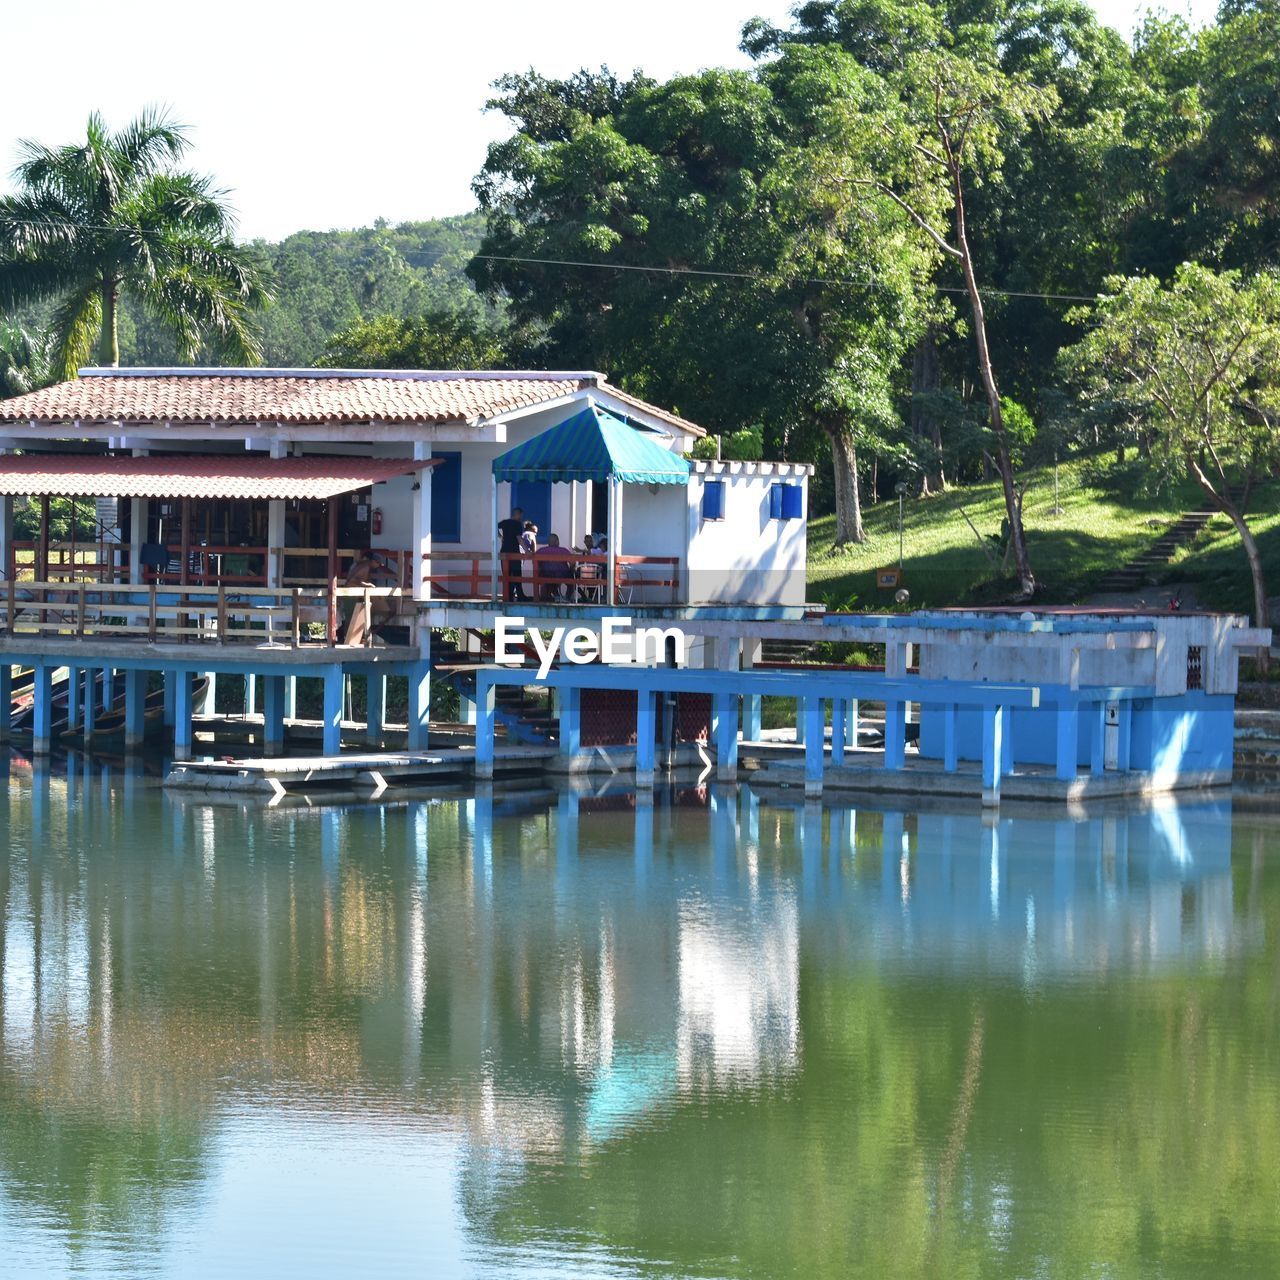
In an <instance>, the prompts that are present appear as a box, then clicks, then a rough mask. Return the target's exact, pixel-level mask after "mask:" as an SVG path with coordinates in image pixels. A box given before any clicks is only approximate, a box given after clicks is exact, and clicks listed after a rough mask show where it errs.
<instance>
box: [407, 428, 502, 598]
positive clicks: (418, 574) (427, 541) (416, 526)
mask: <svg viewBox="0 0 1280 1280" xmlns="http://www.w3.org/2000/svg"><path fill="white" fill-rule="evenodd" d="M413 457H414V461H415V462H424V461H426V460H427V459H429V458H430V457H431V446H430V445H429V444H427V443H425V442H424V441H418V442H417V443H415V444H414V446H413ZM416 483H417V486H418V487H417V488H416V489H415V490H414V491H413V540H412V541H411V542H410V544H409V558H410V560H411V561H412V575H413V576H412V578H411V581H412V582H413V598H414V599H415V600H430V599H431V583H430V581H428V579H427V567H428V566H427V561H426V560H424V559H423V557H424V556H429V555H430V554H431V468H430V467H424V468H423V470H421V471H419V472H418V473H417V477H416ZM494 525H495V528H496V525H497V522H496V521H495V522H494Z"/></svg>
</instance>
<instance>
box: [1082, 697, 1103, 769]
mask: <svg viewBox="0 0 1280 1280" xmlns="http://www.w3.org/2000/svg"><path fill="white" fill-rule="evenodd" d="M1085 714H1086V715H1087V716H1088V717H1089V772H1090V773H1092V774H1094V775H1100V774H1102V773H1103V772H1104V771H1105V769H1106V767H1107V760H1106V749H1105V747H1104V743H1105V742H1106V737H1107V704H1106V703H1105V702H1096V703H1094V704H1093V705H1091V706H1090V707H1089V709H1088V710H1087V711H1086V712H1085Z"/></svg>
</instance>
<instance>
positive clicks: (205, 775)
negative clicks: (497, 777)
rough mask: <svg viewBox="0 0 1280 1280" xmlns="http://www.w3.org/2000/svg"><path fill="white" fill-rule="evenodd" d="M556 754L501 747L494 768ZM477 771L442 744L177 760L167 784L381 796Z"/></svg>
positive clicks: (461, 753) (511, 768)
mask: <svg viewBox="0 0 1280 1280" xmlns="http://www.w3.org/2000/svg"><path fill="white" fill-rule="evenodd" d="M554 754H555V750H554V748H551V747H531V746H521V747H518V748H517V747H500V748H498V750H497V751H496V753H495V757H494V772H495V773H499V774H512V773H527V772H529V770H530V769H534V770H538V771H539V772H540V771H541V767H542V764H543V762H544V760H545V758H546V757H547V756H551V755H554ZM474 774H475V750H474V749H473V748H467V747H442V748H440V749H438V750H435V751H403V752H387V751H368V752H360V753H355V752H352V753H349V754H343V755H337V756H277V757H272V758H266V759H262V758H258V757H254V758H251V759H235V758H230V757H229V758H225V759H221V760H184V761H179V762H175V763H174V766H173V768H172V769H171V770H170V771H169V774H168V776H167V777H166V778H165V780H164V785H165V786H166V787H171V788H174V789H178V790H186V791H237V792H251V793H254V794H258V795H266V796H271V797H274V798H276V799H279V798H280V797H282V796H284V795H286V794H287V793H289V792H291V791H294V792H296V791H306V790H308V789H318V788H329V787H337V786H346V787H348V788H352V787H359V788H361V789H367V790H368V793H369V794H367V795H366V796H365V798H366V799H375V800H376V799H377V798H378V797H379V796H381V795H382V794H383V793H384V792H386V791H387V790H388V789H389V788H390V787H391V785H392V784H393V783H399V784H416V783H420V782H426V781H439V780H445V779H470V778H471V777H473V776H474Z"/></svg>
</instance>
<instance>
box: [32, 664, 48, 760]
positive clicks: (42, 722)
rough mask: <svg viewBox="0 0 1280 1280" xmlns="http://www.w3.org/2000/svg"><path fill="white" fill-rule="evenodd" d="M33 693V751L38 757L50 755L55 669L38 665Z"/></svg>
mask: <svg viewBox="0 0 1280 1280" xmlns="http://www.w3.org/2000/svg"><path fill="white" fill-rule="evenodd" d="M32 693H33V696H34V698H35V705H34V708H33V710H34V713H35V721H34V727H33V730H32V732H33V742H32V751H33V753H34V754H35V755H38V756H47V755H48V754H49V739H50V737H51V736H52V727H51V726H52V721H53V668H52V667H47V666H45V664H44V663H43V662H38V663H36V666H35V679H34V683H33V688H32Z"/></svg>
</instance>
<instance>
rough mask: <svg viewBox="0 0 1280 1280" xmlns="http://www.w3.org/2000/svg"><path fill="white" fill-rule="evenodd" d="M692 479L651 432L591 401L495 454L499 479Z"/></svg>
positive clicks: (649, 481) (665, 481)
mask: <svg viewBox="0 0 1280 1280" xmlns="http://www.w3.org/2000/svg"><path fill="white" fill-rule="evenodd" d="M610 477H613V478H614V479H616V480H619V481H621V482H622V483H623V484H688V483H689V464H688V462H686V461H685V459H684V458H682V457H681V456H680V455H679V454H678V453H672V452H671V451H670V450H669V449H664V448H663V447H662V445H660V444H658V443H657V441H655V440H654V439H653V437H652V436H650V435H648V434H646V433H645V432H642V431H637V430H636V429H635V428H634V427H629V426H627V424H626V423H625V422H623V421H622V420H621V419H620V418H615V417H614V416H613V414H611V413H608V412H606V411H605V410H604V409H601V408H600V407H599V406H597V405H594V404H591V405H588V406H587V407H586V408H585V409H583V410H581V411H580V412H579V413H575V414H574V415H573V417H571V418H566V419H565V420H564V421H563V422H561V423H558V424H557V425H556V426H554V427H548V428H547V430H546V431H543V432H541V433H540V434H539V435H536V436H534V437H533V439H532V440H526V441H525V442H524V444H518V445H516V447H515V448H514V449H508V450H507V452H506V453H504V454H501V455H500V456H499V457H497V458H495V459H494V460H493V478H494V479H495V480H522V481H528V480H550V481H552V482H557V481H558V482H561V483H566V484H567V483H568V482H569V481H571V480H594V481H596V482H597V483H600V484H603V483H605V482H606V481H607V480H608V479H609V478H610Z"/></svg>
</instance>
